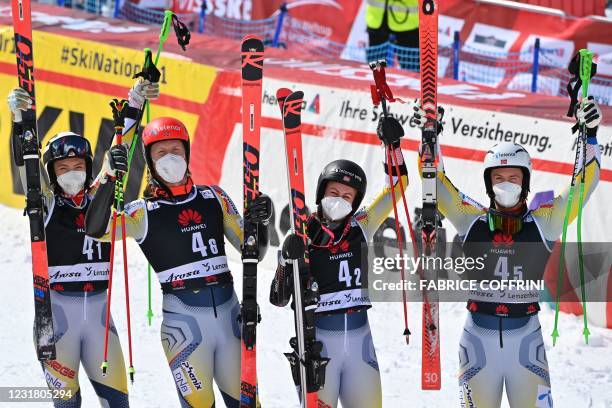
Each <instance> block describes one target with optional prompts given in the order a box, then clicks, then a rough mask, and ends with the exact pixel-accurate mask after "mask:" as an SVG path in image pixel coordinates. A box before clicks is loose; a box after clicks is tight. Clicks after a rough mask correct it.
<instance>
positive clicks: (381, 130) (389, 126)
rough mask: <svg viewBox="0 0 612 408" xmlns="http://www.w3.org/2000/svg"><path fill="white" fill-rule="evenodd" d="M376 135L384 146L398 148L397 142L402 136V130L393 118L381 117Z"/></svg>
mask: <svg viewBox="0 0 612 408" xmlns="http://www.w3.org/2000/svg"><path fill="white" fill-rule="evenodd" d="M376 134H377V135H378V138H379V139H380V141H381V142H383V144H384V145H385V146H399V141H400V139H401V138H402V137H403V136H404V129H403V128H402V125H401V124H400V123H399V122H398V121H397V119H395V118H394V117H393V116H387V117H384V116H381V118H380V120H379V121H378V127H377V128H376Z"/></svg>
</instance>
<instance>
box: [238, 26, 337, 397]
mask: <svg viewBox="0 0 612 408" xmlns="http://www.w3.org/2000/svg"><path fill="white" fill-rule="evenodd" d="M263 59H264V44H263V41H262V40H261V39H260V38H257V37H254V36H247V37H245V38H244V39H243V41H242V47H241V60H242V132H243V189H244V210H245V211H246V209H247V208H248V206H249V204H250V203H251V202H252V201H253V200H254V199H255V198H256V197H257V196H258V195H259V194H260V192H259V148H260V134H261V98H262V80H263ZM303 97H304V94H303V93H302V92H293V93H292V92H291V90H289V89H286V88H282V89H279V90H278V92H277V100H278V103H279V106H280V110H281V115H282V117H283V125H284V129H285V145H286V149H287V168H288V175H289V186H290V187H289V190H290V197H291V208H292V211H291V225H292V226H293V227H292V231H293V232H294V233H296V234H298V235H299V236H300V237H302V238H303V239H304V243H305V244H306V243H307V236H306V220H307V218H308V213H307V208H306V201H305V195H304V173H303V165H302V140H301V120H300V115H301V109H302V101H303ZM264 228H265V227H264ZM257 236H258V234H257V225H248V224H245V225H244V242H243V248H242V263H243V289H242V304H241V308H240V322H241V324H242V354H241V360H242V369H241V380H240V406H241V407H243V408H255V407H257V406H258V405H259V400H258V394H257V369H256V367H257V361H256V334H257V330H256V328H257V324H258V323H259V321H260V320H261V316H260V313H259V306H258V305H257V263H258V256H259V244H258V242H257ZM305 260H306V264H307V262H308V256H307V255H306V257H305ZM293 277H294V299H295V317H296V331H297V336H296V337H294V338H293V339H291V341H290V344H291V345H292V347H293V349H294V351H293V352H291V353H286V356H287V358H288V359H289V361H290V363H291V366H292V372H293V376H294V380H295V381H296V384H300V388H301V392H302V395H306V398H302V406H304V407H308V408H312V407H316V406H317V404H318V399H317V391H318V390H319V389H320V388H321V386H322V384H323V383H324V380H325V365H326V364H327V359H323V358H321V349H322V344H321V343H320V342H317V341H316V338H315V326H314V312H315V310H316V307H317V303H318V293H317V287H316V284H313V285H310V286H308V287H306V288H303V287H302V282H301V274H300V272H299V270H298V266H297V263H296V264H294V273H293Z"/></svg>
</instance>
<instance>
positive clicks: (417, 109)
mask: <svg viewBox="0 0 612 408" xmlns="http://www.w3.org/2000/svg"><path fill="white" fill-rule="evenodd" d="M412 109H413V110H414V113H413V115H412V117H411V118H410V123H411V124H412V125H413V126H416V127H418V128H419V129H423V128H424V127H425V123H426V122H427V118H426V113H425V110H424V109H423V107H422V106H421V100H420V99H418V98H417V99H415V100H414V106H413V108H412ZM442 119H444V108H443V107H441V106H438V118H437V121H438V135H439V134H440V133H442V129H443V126H442Z"/></svg>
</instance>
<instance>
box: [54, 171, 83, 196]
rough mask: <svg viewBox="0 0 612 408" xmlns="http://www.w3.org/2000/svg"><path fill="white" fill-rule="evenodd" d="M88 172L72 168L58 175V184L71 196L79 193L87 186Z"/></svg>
mask: <svg viewBox="0 0 612 408" xmlns="http://www.w3.org/2000/svg"><path fill="white" fill-rule="evenodd" d="M86 178H87V174H86V173H85V172H84V171H80V170H79V171H77V170H71V171H68V172H66V173H64V174H62V175H61V176H57V184H59V186H60V187H61V188H62V190H64V193H66V194H67V195H69V196H73V195H76V194H78V193H79V192H80V191H81V190H83V187H84V186H85V179H86Z"/></svg>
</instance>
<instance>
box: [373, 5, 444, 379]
mask: <svg viewBox="0 0 612 408" xmlns="http://www.w3.org/2000/svg"><path fill="white" fill-rule="evenodd" d="M419 35H420V57H421V62H420V67H421V101H422V104H423V109H424V110H425V112H426V115H427V122H426V124H425V127H424V129H423V131H422V137H421V152H420V157H421V163H420V166H421V177H422V183H423V193H422V194H423V198H422V200H423V201H422V205H423V211H422V218H421V241H422V251H423V256H425V257H435V256H436V245H437V227H438V223H439V220H438V214H437V190H436V183H437V172H438V169H437V165H438V159H437V156H436V153H437V127H438V122H437V110H438V108H437V78H438V76H437V71H438V64H437V61H438V4H437V1H435V0H420V1H419ZM385 66H386V62H385V61H384V60H381V61H373V62H371V63H370V68H371V69H372V72H373V75H374V81H375V85H372V87H371V91H372V100H373V103H374V105H376V106H377V105H379V104H381V106H382V110H383V116H384V117H387V116H388V115H389V113H388V111H387V105H386V103H387V101H389V102H394V101H395V100H396V99H395V98H394V97H393V93H392V92H391V90H390V88H389V86H388V85H387V83H386V77H385ZM386 155H387V165H388V173H389V185H390V193H391V201H392V202H393V213H394V216H395V227H396V233H397V240H398V249H399V254H400V257H403V242H402V238H401V237H402V234H401V232H400V224H399V216H398V215H399V214H398V210H397V205H396V203H395V187H394V183H393V176H392V174H393V166H395V169H396V173H397V176H398V177H399V184H400V185H399V187H400V189H401V191H402V202H403V207H404V211H405V215H406V219H407V221H408V228H409V231H410V237H411V240H412V245H413V251H414V252H413V256H414V257H415V258H417V257H418V256H419V254H418V250H417V245H416V238H415V234H414V229H413V227H412V222H411V221H410V214H409V212H408V205H407V202H406V197H405V195H404V193H403V191H404V186H403V185H402V184H403V182H402V180H401V177H400V176H399V168H398V164H397V160H396V158H397V155H396V151H395V149H394V148H393V147H391V146H388V147H386ZM424 264H425V265H428V264H430V263H429V262H425V263H424ZM433 264H435V263H433ZM400 273H401V280H402V281H404V270H403V268H402V269H401V270H400ZM419 274H420V277H421V279H426V280H435V279H437V271H435V270H431V269H426V270H424V271H423V270H420V271H419ZM402 297H403V309H404V325H405V327H404V336H406V342H408V341H409V336H410V330H409V328H408V307H407V300H406V292H405V291H403V292H402ZM421 364H422V365H421V388H422V389H424V390H439V389H440V388H441V375H440V374H441V373H440V371H441V368H440V331H439V305H438V296H437V293H436V292H435V291H424V292H423V312H422V362H421Z"/></svg>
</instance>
